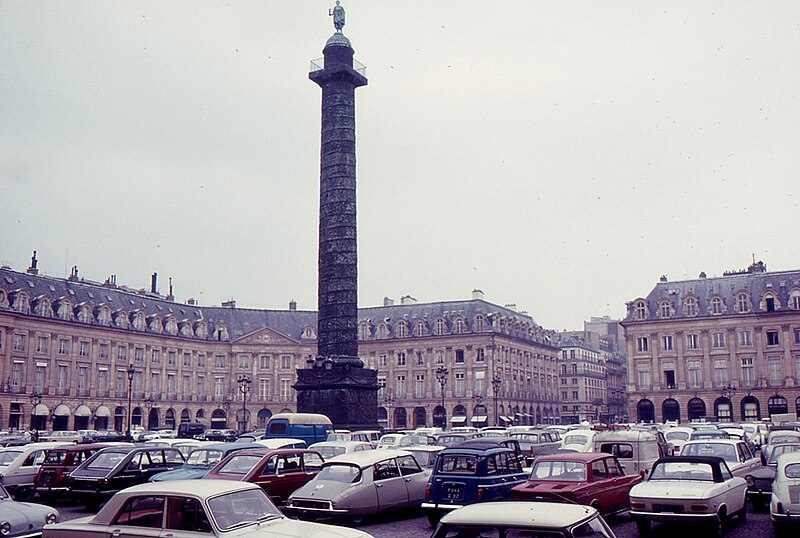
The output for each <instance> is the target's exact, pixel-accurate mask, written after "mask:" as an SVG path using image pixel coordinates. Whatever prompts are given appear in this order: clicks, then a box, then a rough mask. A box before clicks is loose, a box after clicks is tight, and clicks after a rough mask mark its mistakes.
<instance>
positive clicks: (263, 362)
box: [258, 355, 272, 370]
mask: <svg viewBox="0 0 800 538" xmlns="http://www.w3.org/2000/svg"><path fill="white" fill-rule="evenodd" d="M270 362H272V355H261V356H260V357H259V358H258V365H259V366H260V367H261V369H262V370H269V367H270Z"/></svg>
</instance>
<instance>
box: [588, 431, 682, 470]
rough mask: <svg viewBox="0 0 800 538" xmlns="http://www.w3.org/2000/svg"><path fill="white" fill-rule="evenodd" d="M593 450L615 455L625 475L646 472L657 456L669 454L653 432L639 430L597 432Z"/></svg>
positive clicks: (651, 466)
mask: <svg viewBox="0 0 800 538" xmlns="http://www.w3.org/2000/svg"><path fill="white" fill-rule="evenodd" d="M594 450H595V452H605V453H607V454H613V455H615V456H616V457H617V460H618V461H619V463H620V465H622V469H623V470H624V471H625V474H626V475H630V474H638V473H644V474H648V473H649V472H650V469H652V468H653V463H655V461H656V460H657V459H658V458H660V457H663V456H671V454H669V453H667V450H666V449H665V448H664V444H663V443H661V442H659V438H658V435H657V434H656V433H655V432H646V431H640V430H614V431H605V432H598V433H597V435H596V436H595V438H594Z"/></svg>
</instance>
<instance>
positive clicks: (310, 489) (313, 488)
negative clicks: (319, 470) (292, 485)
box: [289, 480, 355, 500]
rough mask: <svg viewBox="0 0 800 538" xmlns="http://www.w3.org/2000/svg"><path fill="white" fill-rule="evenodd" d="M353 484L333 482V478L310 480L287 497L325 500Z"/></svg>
mask: <svg viewBox="0 0 800 538" xmlns="http://www.w3.org/2000/svg"><path fill="white" fill-rule="evenodd" d="M354 485H355V484H343V483H342V482H335V481H333V480H311V481H310V482H308V483H306V484H305V485H303V486H302V487H300V488H299V489H297V490H296V491H295V492H294V493H292V494H291V495H290V496H289V498H291V499H297V498H303V499H326V500H327V499H332V498H334V497H335V496H336V495H339V494H340V493H342V492H343V491H346V490H348V489H349V488H350V487H351V486H354Z"/></svg>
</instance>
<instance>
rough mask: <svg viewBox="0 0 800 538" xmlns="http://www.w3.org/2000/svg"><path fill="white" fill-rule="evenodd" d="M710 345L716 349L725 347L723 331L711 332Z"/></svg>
mask: <svg viewBox="0 0 800 538" xmlns="http://www.w3.org/2000/svg"><path fill="white" fill-rule="evenodd" d="M711 347H713V348H717V349H719V348H723V347H725V333H723V332H715V333H711Z"/></svg>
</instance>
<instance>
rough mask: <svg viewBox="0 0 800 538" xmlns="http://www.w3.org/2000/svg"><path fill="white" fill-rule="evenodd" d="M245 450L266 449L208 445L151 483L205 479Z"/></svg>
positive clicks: (216, 444) (194, 450)
mask: <svg viewBox="0 0 800 538" xmlns="http://www.w3.org/2000/svg"><path fill="white" fill-rule="evenodd" d="M244 448H264V446H263V445H258V444H254V443H208V444H204V445H202V446H199V447H197V448H195V449H193V450H192V451H191V452H189V456H188V457H187V458H186V463H185V464H184V465H183V466H182V467H180V468H178V469H173V470H172V471H165V472H163V473H158V474H156V475H153V476H152V477H150V482H163V481H165V480H196V479H199V478H203V477H204V476H205V475H206V473H207V472H208V471H210V470H211V468H212V467H214V466H215V465H216V464H217V463H219V462H220V460H222V459H223V458H224V457H225V456H227V455H228V454H230V453H231V452H235V451H237V450H242V449H244Z"/></svg>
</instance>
